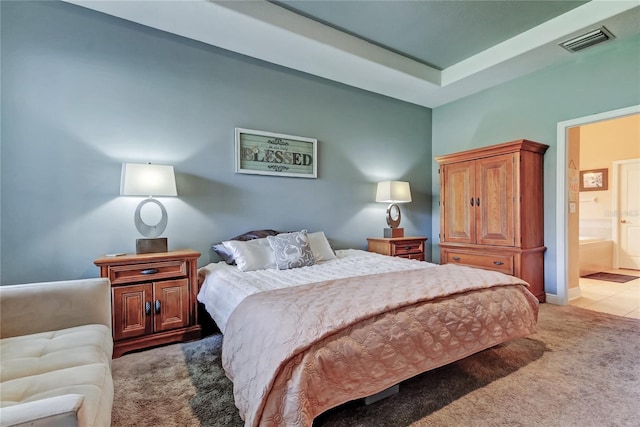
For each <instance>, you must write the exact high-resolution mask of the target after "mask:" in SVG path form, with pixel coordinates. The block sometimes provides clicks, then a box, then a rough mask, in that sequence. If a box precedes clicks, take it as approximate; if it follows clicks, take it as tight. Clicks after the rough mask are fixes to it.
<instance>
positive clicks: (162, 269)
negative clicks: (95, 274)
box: [109, 261, 187, 285]
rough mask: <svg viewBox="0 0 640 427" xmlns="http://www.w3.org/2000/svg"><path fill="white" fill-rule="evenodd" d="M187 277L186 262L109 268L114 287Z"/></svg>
mask: <svg viewBox="0 0 640 427" xmlns="http://www.w3.org/2000/svg"><path fill="white" fill-rule="evenodd" d="M181 277H187V263H186V261H160V262H150V263H144V264H128V265H113V266H109V279H110V280H111V283H112V284H113V285H118V284H123V283H135V282H145V281H153V280H162V279H177V278H181Z"/></svg>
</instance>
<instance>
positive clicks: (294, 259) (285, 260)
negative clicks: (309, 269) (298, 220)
mask: <svg viewBox="0 0 640 427" xmlns="http://www.w3.org/2000/svg"><path fill="white" fill-rule="evenodd" d="M267 241H268V242H269V244H270V245H271V248H272V249H273V254H274V256H275V259H276V266H277V267H278V270H288V269H290V268H299V267H305V266H309V265H313V264H315V260H314V258H313V252H311V246H309V238H308V237H307V230H302V231H298V232H294V233H282V234H278V235H277V236H267Z"/></svg>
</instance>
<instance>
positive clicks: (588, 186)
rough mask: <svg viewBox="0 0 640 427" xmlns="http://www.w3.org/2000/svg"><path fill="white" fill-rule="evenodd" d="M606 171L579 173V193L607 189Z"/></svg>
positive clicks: (595, 170)
mask: <svg viewBox="0 0 640 427" xmlns="http://www.w3.org/2000/svg"><path fill="white" fill-rule="evenodd" d="M607 171H608V170H607V169H592V170H586V171H580V191H602V190H606V189H608V188H609V182H608V177H607Z"/></svg>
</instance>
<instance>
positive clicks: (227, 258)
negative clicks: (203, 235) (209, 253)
mask: <svg viewBox="0 0 640 427" xmlns="http://www.w3.org/2000/svg"><path fill="white" fill-rule="evenodd" d="M278 233H279V232H278V231H275V230H254V231H248V232H246V233H243V234H241V235H239V236H236V237H232V238H231V239H228V241H229V240H239V241H242V242H245V241H248V240H255V239H260V238H263V237H267V236H275V235H276V234H278ZM211 249H213V251H214V252H215V253H216V254H217V255H218V256H219V257H220V258H222V259H223V260H224V262H226V263H227V264H229V265H231V264H235V262H234V259H233V253H231V252H230V251H229V249H227V247H226V246H225V245H224V244H223V243H222V242H220V243H216V244H215V245H213V246H211Z"/></svg>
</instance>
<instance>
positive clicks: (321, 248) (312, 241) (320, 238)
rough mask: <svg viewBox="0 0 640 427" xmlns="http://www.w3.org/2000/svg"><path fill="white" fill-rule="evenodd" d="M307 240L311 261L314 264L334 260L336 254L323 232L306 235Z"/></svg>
mask: <svg viewBox="0 0 640 427" xmlns="http://www.w3.org/2000/svg"><path fill="white" fill-rule="evenodd" d="M307 238H308V239H309V246H311V252H313V259H314V260H315V261H316V262H319V261H327V260H330V259H335V257H336V254H335V252H333V248H332V247H331V245H330V244H329V241H328V240H327V236H325V235H324V232H322V231H317V232H315V233H308V234H307Z"/></svg>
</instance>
